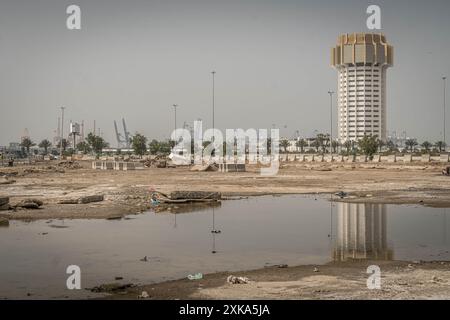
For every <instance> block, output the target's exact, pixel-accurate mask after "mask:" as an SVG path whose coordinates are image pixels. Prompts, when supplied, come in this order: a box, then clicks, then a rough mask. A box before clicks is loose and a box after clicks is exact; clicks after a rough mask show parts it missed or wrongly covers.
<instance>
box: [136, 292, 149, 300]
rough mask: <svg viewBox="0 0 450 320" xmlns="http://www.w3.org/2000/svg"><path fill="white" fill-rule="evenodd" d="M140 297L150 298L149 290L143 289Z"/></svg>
mask: <svg viewBox="0 0 450 320" xmlns="http://www.w3.org/2000/svg"><path fill="white" fill-rule="evenodd" d="M138 298H139V299H147V298H150V295H149V294H148V292H147V291H142V293H141V294H140V295H138Z"/></svg>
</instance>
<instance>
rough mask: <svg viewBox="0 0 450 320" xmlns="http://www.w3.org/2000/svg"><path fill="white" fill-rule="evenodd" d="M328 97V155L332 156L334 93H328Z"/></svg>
mask: <svg viewBox="0 0 450 320" xmlns="http://www.w3.org/2000/svg"><path fill="white" fill-rule="evenodd" d="M328 94H329V95H330V154H333V94H334V91H328Z"/></svg>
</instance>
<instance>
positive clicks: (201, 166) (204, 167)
mask: <svg viewBox="0 0 450 320" xmlns="http://www.w3.org/2000/svg"><path fill="white" fill-rule="evenodd" d="M217 170H219V167H218V166H217V165H215V164H197V165H195V166H192V168H191V171H217Z"/></svg>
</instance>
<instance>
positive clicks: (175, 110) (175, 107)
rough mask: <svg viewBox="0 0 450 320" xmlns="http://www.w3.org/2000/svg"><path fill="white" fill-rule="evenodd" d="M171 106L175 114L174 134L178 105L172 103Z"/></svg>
mask: <svg viewBox="0 0 450 320" xmlns="http://www.w3.org/2000/svg"><path fill="white" fill-rule="evenodd" d="M172 107H173V110H174V114H175V119H174V120H175V122H174V134H175V132H176V130H177V107H178V105H177V104H173V105H172Z"/></svg>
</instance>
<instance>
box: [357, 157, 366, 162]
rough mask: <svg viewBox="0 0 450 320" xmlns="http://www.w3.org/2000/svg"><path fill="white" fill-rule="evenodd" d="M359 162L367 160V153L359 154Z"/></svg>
mask: <svg viewBox="0 0 450 320" xmlns="http://www.w3.org/2000/svg"><path fill="white" fill-rule="evenodd" d="M358 162H367V156H366V155H360V156H358Z"/></svg>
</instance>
